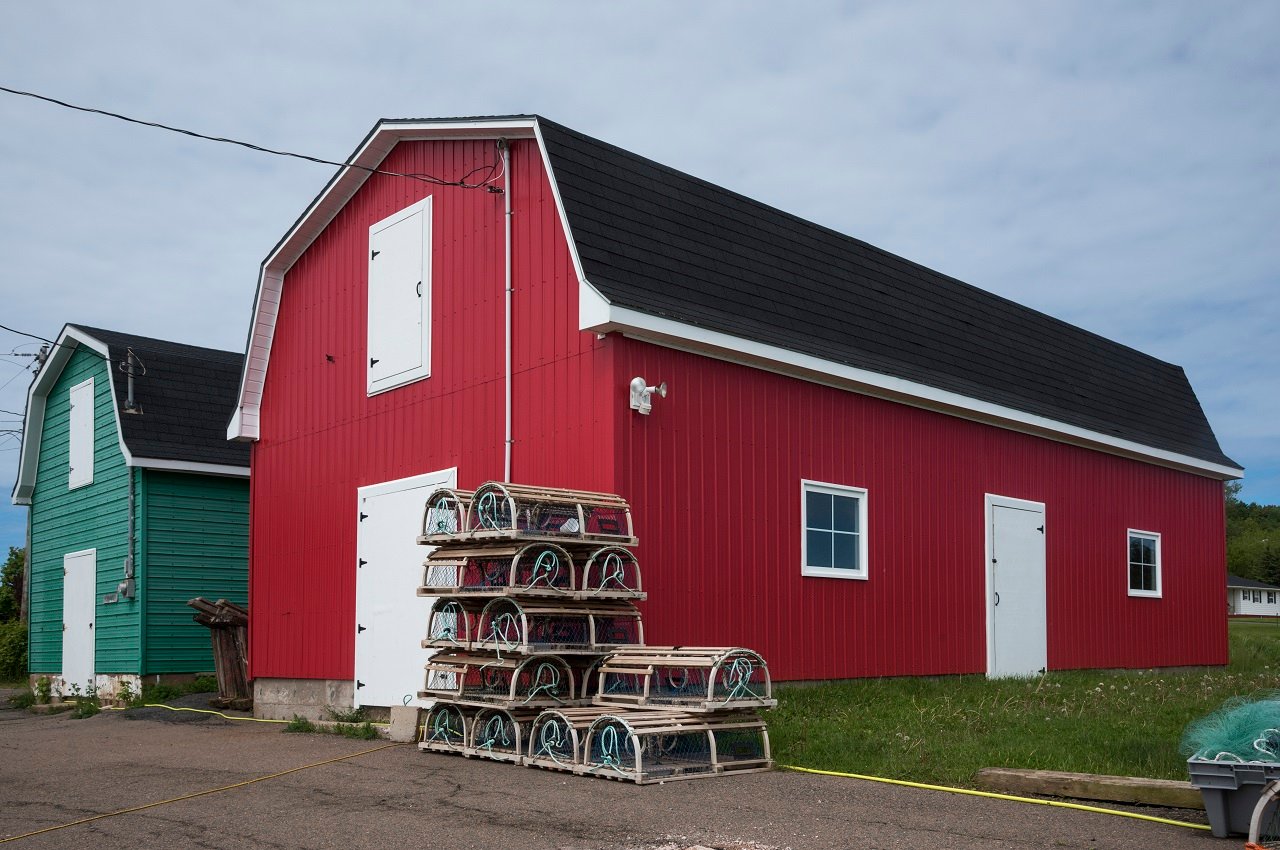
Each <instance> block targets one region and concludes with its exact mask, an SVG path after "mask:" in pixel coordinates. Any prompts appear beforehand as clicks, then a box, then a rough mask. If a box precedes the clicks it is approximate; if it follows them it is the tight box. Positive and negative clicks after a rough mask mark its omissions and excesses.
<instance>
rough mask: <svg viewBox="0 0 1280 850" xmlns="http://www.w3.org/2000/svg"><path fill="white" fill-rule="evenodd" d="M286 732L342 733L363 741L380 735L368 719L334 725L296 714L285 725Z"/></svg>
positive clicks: (344, 735)
mask: <svg viewBox="0 0 1280 850" xmlns="http://www.w3.org/2000/svg"><path fill="white" fill-rule="evenodd" d="M284 731H285V732H308V733H319V734H322V735H341V736H342V737H344V738H357V739H359V740H362V741H372V740H374V739H376V738H378V737H380V736H379V735H378V730H377V729H375V728H373V724H372V723H370V722H369V721H368V720H366V721H364V722H363V723H334V724H333V725H332V726H329V725H327V724H319V723H315V722H313V721H311V720H308V719H307V718H305V717H302V716H300V715H297V714H295V715H294V716H293V719H292V720H290V721H289V723H288V724H287V725H286V726H285V727H284Z"/></svg>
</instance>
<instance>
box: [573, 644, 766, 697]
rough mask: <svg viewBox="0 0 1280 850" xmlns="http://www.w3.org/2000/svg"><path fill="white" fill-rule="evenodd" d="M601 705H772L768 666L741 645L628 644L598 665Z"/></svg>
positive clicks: (598, 689) (598, 694)
mask: <svg viewBox="0 0 1280 850" xmlns="http://www.w3.org/2000/svg"><path fill="white" fill-rule="evenodd" d="M598 674H599V677H600V681H599V684H598V686H597V690H596V694H595V696H594V697H593V701H594V702H595V703H596V704H597V705H627V706H636V707H654V708H678V709H681V710H684V711H718V710H722V709H731V708H735V709H736V708H772V707H773V706H775V705H777V704H778V701H777V700H776V699H774V698H773V688H772V683H771V682H770V679H769V667H768V665H767V664H765V661H764V659H763V658H761V657H760V655H759V654H758V653H755V652H752V651H751V650H749V649H739V648H736V647H670V646H633V647H623V648H621V649H619V650H617V651H615V652H612V653H610V654H609V655H608V656H607V657H606V658H605V659H604V662H603V663H602V664H601V665H600V667H599V668H598Z"/></svg>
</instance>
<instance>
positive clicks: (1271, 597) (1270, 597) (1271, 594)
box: [1267, 590, 1276, 605]
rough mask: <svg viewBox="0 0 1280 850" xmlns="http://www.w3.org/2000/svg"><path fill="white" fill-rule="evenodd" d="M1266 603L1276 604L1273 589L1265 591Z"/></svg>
mask: <svg viewBox="0 0 1280 850" xmlns="http://www.w3.org/2000/svg"><path fill="white" fill-rule="evenodd" d="M1267 604H1268V605H1275V604H1276V592H1275V591H1274V590H1268V591H1267Z"/></svg>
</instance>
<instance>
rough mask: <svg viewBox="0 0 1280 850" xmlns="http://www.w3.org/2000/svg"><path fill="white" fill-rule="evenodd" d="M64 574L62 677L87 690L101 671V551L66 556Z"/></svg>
mask: <svg viewBox="0 0 1280 850" xmlns="http://www.w3.org/2000/svg"><path fill="white" fill-rule="evenodd" d="M62 573H63V576H62V679H63V682H64V683H65V687H66V688H67V689H70V688H71V686H72V685H79V686H80V691H81V693H85V692H87V691H88V690H89V688H90V687H91V686H92V685H93V679H94V673H96V672H97V671H96V670H95V669H94V652H95V650H96V648H97V640H96V639H95V638H94V636H93V621H94V616H95V614H96V613H97V600H98V550H97V549H85V550H83V551H81V552H68V553H67V554H66V555H63V556H62Z"/></svg>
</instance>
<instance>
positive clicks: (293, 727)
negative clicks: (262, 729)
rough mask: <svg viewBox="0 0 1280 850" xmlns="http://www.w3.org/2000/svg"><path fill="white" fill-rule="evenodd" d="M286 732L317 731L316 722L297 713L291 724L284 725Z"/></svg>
mask: <svg viewBox="0 0 1280 850" xmlns="http://www.w3.org/2000/svg"><path fill="white" fill-rule="evenodd" d="M284 731H286V732H315V731H317V730H316V724H314V723H312V722H311V721H310V720H308V719H307V718H305V717H302V716H301V715H298V714H295V715H294V716H293V719H292V720H290V721H289V725H288V726H286V727H284Z"/></svg>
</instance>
